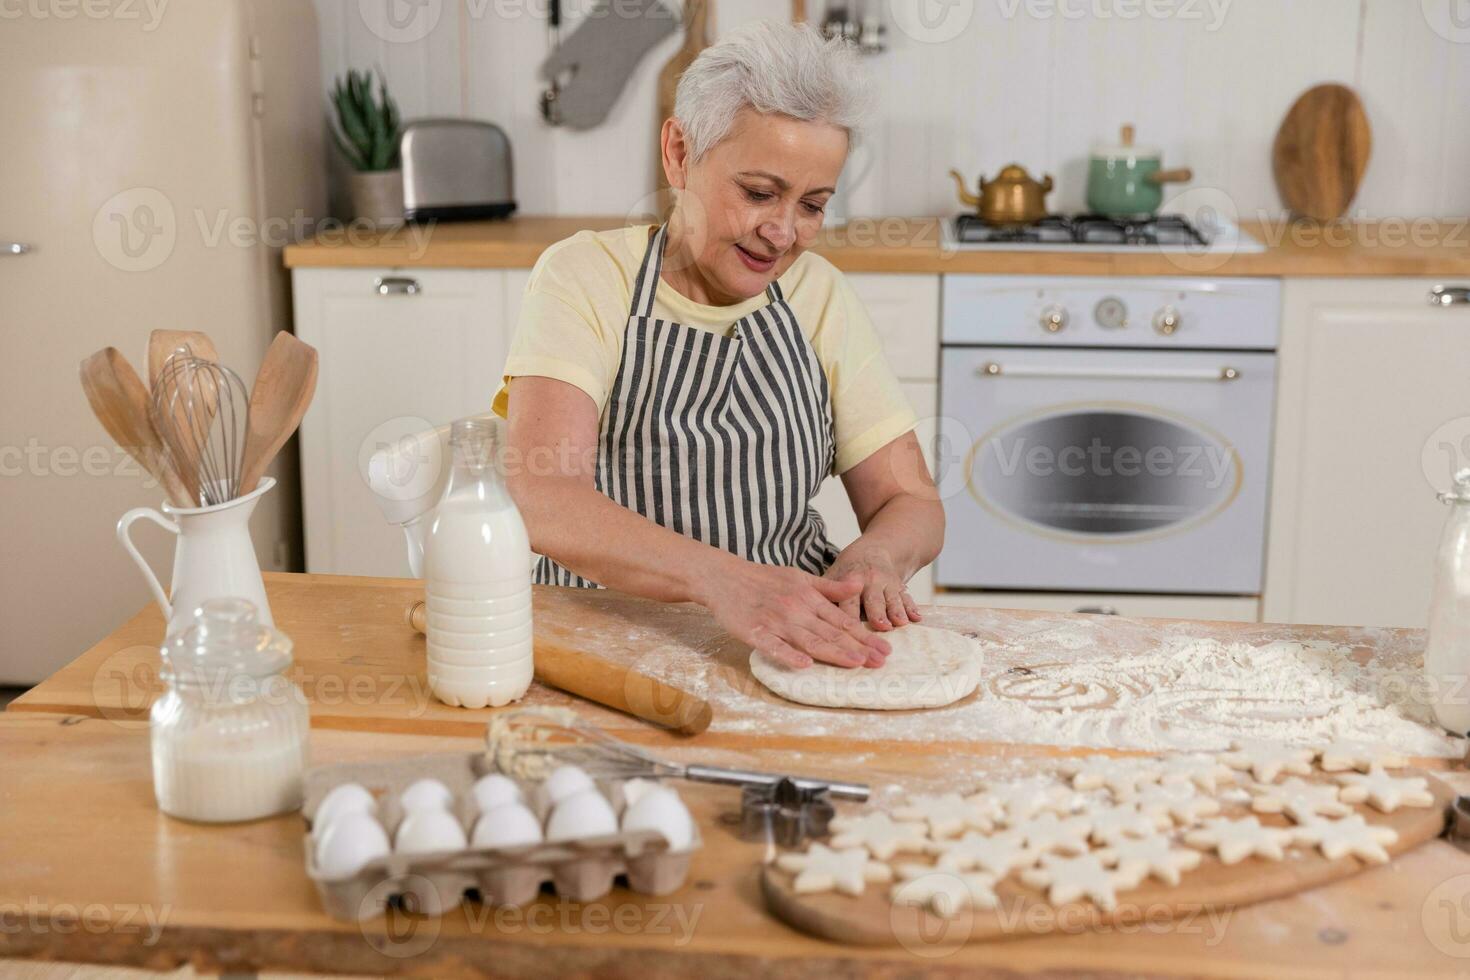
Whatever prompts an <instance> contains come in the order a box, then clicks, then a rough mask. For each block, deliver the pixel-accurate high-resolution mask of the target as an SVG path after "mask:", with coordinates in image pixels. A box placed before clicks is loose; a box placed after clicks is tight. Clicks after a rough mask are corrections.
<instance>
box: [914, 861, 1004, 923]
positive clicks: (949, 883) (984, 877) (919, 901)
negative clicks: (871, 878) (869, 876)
mask: <svg viewBox="0 0 1470 980" xmlns="http://www.w3.org/2000/svg"><path fill="white" fill-rule="evenodd" d="M898 876H899V877H900V878H905V879H907V880H906V881H904V882H903V883H902V884H899V885H897V886H895V887H894V889H893V891H892V893H891V894H890V898H891V899H892V900H893V904H895V905H917V906H919V907H921V908H926V909H928V910H929V911H931V912H933V913H934V914H935V915H938V916H940V917H942V918H946V919H948V918H953V917H954V916H956V915H958V914H959V913H960V912H962V911H963V910H965V909H969V908H975V909H993V908H995V907H996V906H997V905H999V904H1000V899H999V898H997V897H996V894H995V881H996V878H995V875H992V874H986V873H985V872H983V871H945V870H940V869H935V868H931V867H928V866H926V865H921V864H908V865H900V866H899V869H898Z"/></svg>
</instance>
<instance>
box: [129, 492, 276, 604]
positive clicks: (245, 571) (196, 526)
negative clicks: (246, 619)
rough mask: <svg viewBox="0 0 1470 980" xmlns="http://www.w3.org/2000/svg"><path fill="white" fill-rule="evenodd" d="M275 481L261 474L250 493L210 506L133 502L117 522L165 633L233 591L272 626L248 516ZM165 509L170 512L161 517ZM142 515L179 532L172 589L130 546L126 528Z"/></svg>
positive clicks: (233, 594) (165, 512)
mask: <svg viewBox="0 0 1470 980" xmlns="http://www.w3.org/2000/svg"><path fill="white" fill-rule="evenodd" d="M275 485H276V481H275V480H274V479H272V478H271V477H265V478H264V479H262V480H261V481H260V485H259V486H257V487H256V488H255V489H254V490H252V491H251V492H250V493H247V494H246V495H245V496H243V497H236V498H235V499H234V500H227V501H225V502H224V503H222V504H216V505H214V506H213V507H174V506H173V505H171V504H164V505H163V510H164V513H163V514H160V513H159V512H158V511H156V510H154V509H153V508H152V507H134V508H133V509H132V510H130V511H128V512H127V513H126V514H124V515H123V516H122V517H121V518H120V519H119V520H118V522H117V539H118V541H120V542H122V546H123V547H124V548H126V549H127V552H128V554H129V555H132V557H133V561H134V562H136V563H137V565H138V569H139V570H140V571H141V572H142V573H143V579H144V580H145V581H146V582H147V583H148V587H149V588H150V589H152V590H153V598H155V599H157V600H158V607H159V608H160V609H162V610H163V618H164V620H165V622H167V624H168V626H167V629H166V633H172V632H173V631H174V630H175V629H176V628H177V627H180V626H185V625H187V624H188V623H189V621H190V620H189V617H190V616H191V615H192V614H193V612H194V609H195V608H196V607H198V605H199V604H200V603H201V602H203V601H204V600H205V599H215V598H222V597H227V596H235V597H238V598H241V599H249V600H250V601H251V602H253V603H255V608H256V611H257V613H258V614H259V620H260V622H261V623H263V624H265V625H266V626H274V625H275V621H274V620H273V619H272V618H271V609H270V604H269V603H267V602H266V599H265V582H264V581H263V580H262V579H261V577H260V563H259V562H258V561H256V558H255V545H254V544H252V543H251V541H250V515H251V513H252V512H253V511H254V510H255V505H256V503H257V502H258V501H259V500H260V498H261V495H262V494H264V493H266V492H267V491H268V490H270V488H271V487H273V486H275ZM165 514H167V515H168V516H164V515H165ZM140 517H146V518H147V519H148V520H150V521H152V522H153V523H154V524H157V525H158V526H159V527H161V528H163V529H164V530H166V531H172V532H173V533H174V534H176V535H178V543H177V544H176V545H175V546H174V575H173V588H172V590H171V592H168V593H166V592H164V590H163V586H162V585H160V584H159V581H158V576H157V575H154V574H153V569H152V568H150V567H148V562H147V561H145V560H144V559H143V556H142V555H141V554H139V553H138V549H137V548H136V547H134V546H133V542H132V539H131V538H130V537H129V536H128V528H129V527H131V526H132V524H133V522H134V521H136V520H138V518H140Z"/></svg>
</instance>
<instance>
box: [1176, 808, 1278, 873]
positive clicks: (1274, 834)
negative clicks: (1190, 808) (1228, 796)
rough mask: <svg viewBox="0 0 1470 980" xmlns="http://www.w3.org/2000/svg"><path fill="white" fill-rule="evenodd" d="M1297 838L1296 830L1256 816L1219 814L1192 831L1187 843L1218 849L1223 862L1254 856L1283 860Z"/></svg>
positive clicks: (1185, 841)
mask: <svg viewBox="0 0 1470 980" xmlns="http://www.w3.org/2000/svg"><path fill="white" fill-rule="evenodd" d="M1294 839H1295V834H1294V832H1293V831H1290V830H1284V829H1281V828H1279V827H1263V826H1261V821H1260V820H1259V819H1257V818H1256V817H1242V818H1240V819H1239V820H1231V819H1230V818H1228V817H1216V818H1215V819H1214V820H1206V821H1205V824H1204V826H1203V827H1198V828H1196V829H1194V830H1191V831H1188V832H1187V833H1185V835H1184V843H1186V844H1188V845H1189V846H1190V847H1198V848H1201V849H1203V850H1207V851H1214V852H1215V853H1216V854H1217V855H1219V858H1220V863H1221V864H1238V863H1239V862H1241V861H1244V860H1245V859H1246V858H1248V857H1250V856H1251V855H1255V856H1256V857H1260V858H1265V859H1266V860H1268V861H1280V860H1281V859H1282V858H1284V857H1286V847H1287V845H1289V844H1290V843H1291V842H1292V841H1293V840H1294Z"/></svg>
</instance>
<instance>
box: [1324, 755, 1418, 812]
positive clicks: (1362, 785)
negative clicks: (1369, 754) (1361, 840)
mask: <svg viewBox="0 0 1470 980" xmlns="http://www.w3.org/2000/svg"><path fill="white" fill-rule="evenodd" d="M1337 781H1338V782H1339V783H1341V784H1342V792H1341V793H1339V794H1338V798H1339V799H1341V800H1342V801H1343V802H1344V803H1362V802H1364V801H1365V800H1366V801H1367V802H1368V804H1369V805H1371V806H1372V807H1373V808H1374V809H1376V810H1382V811H1383V812H1384V813H1392V812H1393V811H1395V810H1397V809H1398V808H1399V807H1401V806H1433V805H1434V794H1433V793H1431V792H1430V791H1429V783H1428V781H1426V780H1425V779H1423V778H1421V777H1419V776H1408V777H1404V778H1402V779H1401V778H1399V777H1397V776H1390V775H1389V774H1388V773H1386V772H1384V771H1383V769H1382V767H1380V766H1374V767H1373V768H1371V769H1369V770H1368V771H1367V772H1366V773H1361V772H1345V773H1340V774H1339V775H1338V777H1337Z"/></svg>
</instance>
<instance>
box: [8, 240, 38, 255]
mask: <svg viewBox="0 0 1470 980" xmlns="http://www.w3.org/2000/svg"><path fill="white" fill-rule="evenodd" d="M35 250H36V247H35V246H34V245H27V244H26V243H25V242H0V255H27V254H29V253H31V252H34V251H35Z"/></svg>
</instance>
